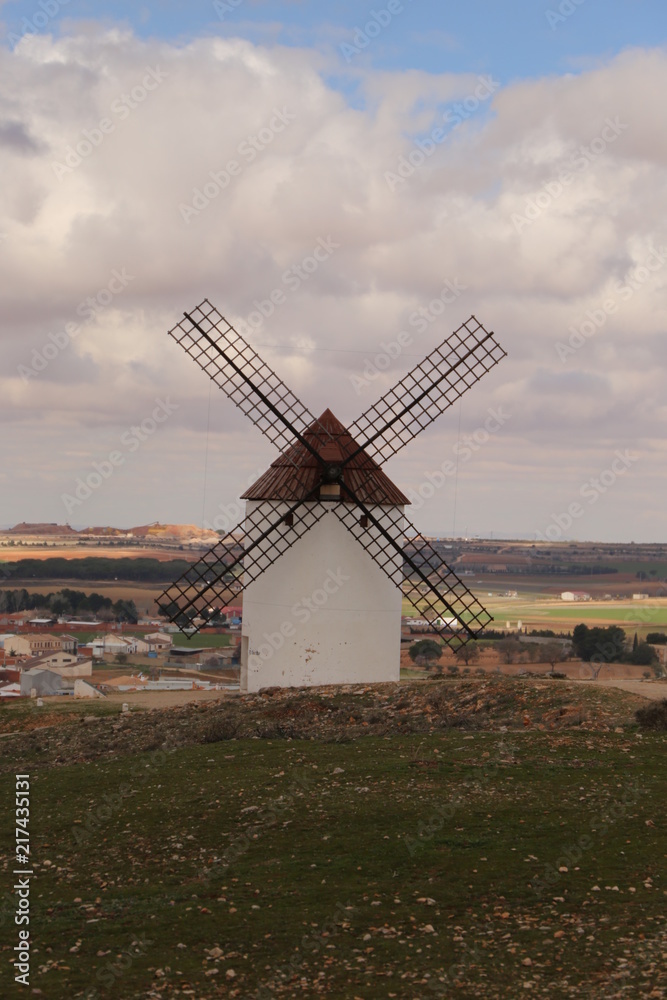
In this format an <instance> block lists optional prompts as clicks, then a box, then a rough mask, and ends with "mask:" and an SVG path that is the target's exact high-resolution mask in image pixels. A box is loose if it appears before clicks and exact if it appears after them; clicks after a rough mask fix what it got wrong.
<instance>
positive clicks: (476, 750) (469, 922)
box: [0, 716, 667, 1000]
mask: <svg viewBox="0 0 667 1000" xmlns="http://www.w3.org/2000/svg"><path fill="white" fill-rule="evenodd" d="M156 718H157V716H156ZM100 724H101V723H100ZM90 738H91V739H94V734H93V733H92V732H91V735H90ZM158 745H159V737H158ZM35 755H36V756H37V757H39V736H37V737H36V738H34V739H32V742H31V744H30V752H29V754H28V757H29V758H34V757H35ZM18 766H19V765H18V763H17V767H18ZM21 767H23V764H21ZM29 769H30V772H31V788H32V791H31V795H32V799H31V820H30V824H31V825H30V829H31V834H32V855H33V865H34V869H35V871H36V873H37V875H36V878H35V880H34V881H33V882H32V890H33V899H32V902H33V917H32V923H31V928H30V929H31V936H32V948H33V956H32V969H33V971H32V977H31V981H30V987H31V989H30V990H25V991H24V992H25V994H26V995H28V994H29V993H30V994H32V992H33V991H34V990H41V994H42V995H43V996H45V997H48V998H49V1000H60V998H62V1000H65V998H66V1000H72V998H74V1000H76V998H83V997H87V998H89V1000H104V998H107V997H108V998H116V997H122V998H123V1000H135V998H136V1000H139V998H145V997H150V996H156V997H163V998H165V1000H171V998H176V997H179V998H180V997H183V996H186V997H194V998H195V1000H209V998H211V1000H212V998H217V997H238V998H239V1000H249V998H255V997H257V998H258V1000H260V998H261V1000H264V998H266V1000H268V998H270V997H285V998H286V997H290V998H291V997H297V996H298V997H315V996H326V997H331V998H337V1000H348V998H349V1000H353V998H363V1000H386V998H387V997H392V998H393V997H396V998H398V1000H404V998H405V1000H407V998H420V1000H421V998H429V997H440V998H447V997H450V996H457V997H463V998H468V997H487V998H507V1000H516V998H517V997H520V996H521V997H523V996H533V997H534V996H540V997H549V998H552V997H570V996H574V997H585V998H586V1000H603V998H604V1000H608V998H612V997H614V998H615V997H624V998H625V997H627V998H634V997H638V996H649V995H651V996H656V997H659V996H664V995H665V992H664V988H665V985H666V983H667V980H666V975H665V965H664V962H663V961H662V959H661V958H660V953H661V952H664V915H665V896H664V888H665V887H664V882H663V878H664V857H665V833H666V832H667V824H666V820H665V812H664V802H665V799H666V797H667V777H666V774H665V769H664V738H663V737H661V736H659V735H644V736H643V738H642V737H641V736H639V735H638V734H637V733H635V732H633V731H631V730H629V731H626V732H624V733H613V732H611V733H592V732H582V731H565V732H560V733H536V732H531V733H524V732H509V733H505V734H499V733H493V732H477V733H474V734H472V735H471V734H467V735H466V734H464V733H462V732H457V731H451V730H450V731H441V732H439V733H434V734H430V735H423V734H422V735H411V736H392V737H385V738H382V737H379V738H378V737H368V738H364V739H358V740H352V741H349V742H342V743H336V742H328V743H326V742H312V741H298V740H278V741H273V742H272V741H270V740H269V741H267V740H227V741H223V742H219V743H209V744H205V745H203V746H202V745H200V746H187V747H181V748H179V749H175V750H173V749H172V750H168V751H166V752H164V751H162V750H159V749H157V748H156V750H155V751H153V752H152V753H142V754H137V755H135V756H122V755H121V756H119V755H117V754H116V755H114V756H113V757H111V758H106V759H99V760H97V761H94V762H92V763H81V764H68V765H60V766H56V767H54V766H49V767H43V768H42V767H40V766H39V764H33V765H32V766H30V768H29ZM2 780H3V784H4V786H5V792H6V794H5V795H4V797H3V801H5V802H10V801H11V799H12V797H13V783H14V777H13V770H12V773H11V774H5V775H3V779H2ZM102 807H104V808H102ZM0 823H1V826H0V830H1V838H2V839H1V844H2V850H3V855H4V861H5V865H6V867H11V862H10V853H11V851H12V842H13V835H14V825H13V822H12V816H11V813H10V810H9V809H5V810H3V812H2V819H1V821H0ZM5 884H6V886H7V887H9V886H10V885H11V881H8V880H7V879H6V880H5ZM8 900H9V901H8ZM13 908H14V906H13V901H12V898H11V897H7V895H6V894H5V900H4V905H3V909H2V910H1V911H0V913H1V918H0V919H2V921H3V922H4V930H5V934H4V942H5V948H7V949H11V947H12V945H13V944H14V939H15V937H16V928H15V927H14V924H13ZM10 954H11V952H10V951H8V952H6V955H5V961H4V963H3V973H2V975H3V977H4V981H5V983H6V984H7V985H6V986H5V988H4V993H3V995H5V996H10V995H11V996H14V995H16V996H18V995H19V992H20V991H19V989H18V987H16V986H15V984H14V983H11V984H10V981H9V980H10V976H9V971H10V968H11V966H10V965H9V962H10V961H11V958H10ZM10 985H11V987H15V989H13V990H12V989H11V988H10ZM653 988H655V989H656V990H659V992H654V993H651V990H652V989H653Z"/></svg>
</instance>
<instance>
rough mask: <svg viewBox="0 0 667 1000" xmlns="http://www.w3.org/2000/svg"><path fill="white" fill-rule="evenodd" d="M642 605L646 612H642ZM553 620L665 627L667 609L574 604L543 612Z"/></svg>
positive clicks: (637, 602) (647, 606)
mask: <svg viewBox="0 0 667 1000" xmlns="http://www.w3.org/2000/svg"><path fill="white" fill-rule="evenodd" d="M643 605H646V610H644V611H642V608H643ZM543 614H545V615H546V616H547V617H549V618H553V619H556V620H558V619H570V620H574V619H576V620H577V621H582V622H588V621H599V620H600V619H602V620H605V619H610V620H613V621H618V622H620V623H621V624H622V623H623V622H624V621H627V622H628V623H629V624H634V623H636V622H637V623H640V624H642V625H667V607H662V608H656V607H655V606H654V605H653V606H652V605H651V602H650V601H646V602H644V601H633V602H632V603H631V604H623V605H621V604H611V603H610V604H609V605H603V606H602V607H592V608H587V607H586V604H576V605H574V607H573V606H570V607H569V608H546V609H545V610H544V612H543Z"/></svg>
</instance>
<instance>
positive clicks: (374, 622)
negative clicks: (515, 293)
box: [158, 299, 505, 691]
mask: <svg viewBox="0 0 667 1000" xmlns="http://www.w3.org/2000/svg"><path fill="white" fill-rule="evenodd" d="M169 334H170V336H172V337H173V338H174V339H175V340H176V342H177V343H178V344H180V345H181V347H182V348H183V349H184V350H185V351H186V353H187V354H189V355H190V356H191V357H192V358H193V359H194V360H195V361H196V363H197V364H198V365H199V366H200V367H201V368H202V369H203V370H204V371H205V372H206V374H207V375H208V376H209V378H211V379H212V380H213V381H214V382H215V383H216V385H218V386H219V387H220V388H221V389H222V391H223V392H224V393H226V395H227V396H229V398H230V399H231V400H232V401H233V402H234V403H235V404H236V405H237V406H238V407H239V409H240V410H242V411H243V413H245V414H246V416H248V417H249V418H250V420H251V421H252V422H253V423H254V424H255V425H256V426H257V427H259V429H260V430H261V431H262V433H264V434H265V435H266V436H267V437H268V438H269V440H270V441H272V442H273V444H274V445H275V446H276V447H277V448H278V451H279V452H280V454H279V457H278V458H277V459H276V461H275V462H274V463H273V464H272V465H271V466H270V468H269V469H268V470H267V471H266V472H265V473H264V475H262V476H261V477H260V478H259V479H258V480H257V482H255V483H254V484H253V485H252V486H251V487H250V488H249V489H248V490H247V491H246V493H245V494H244V495H243V499H245V500H246V517H245V519H244V521H242V522H241V523H240V524H239V525H238V527H237V528H236V529H235V530H234V531H232V532H231V533H230V534H229V535H228V536H227V537H226V538H223V539H221V541H220V542H218V543H217V544H216V545H215V546H213V548H211V549H210V551H209V552H207V553H206V555H204V556H203V557H202V558H201V559H200V560H199V561H198V562H196V563H195V564H193V566H191V567H190V568H189V569H188V570H187V571H186V572H185V573H184V574H183V576H181V577H180V578H179V579H178V580H176V581H175V583H173V584H172V585H171V586H170V587H169V588H168V589H167V590H166V591H165V592H164V593H163V594H162V595H161V597H160V598H159V599H158V605H159V607H160V609H161V610H162V612H163V613H164V614H165V615H166V616H167V617H168V618H169V619H170V620H171V621H174V622H176V623H177V624H179V625H180V626H181V627H182V628H185V627H186V626H187V629H188V632H189V634H190V635H192V634H194V633H195V632H196V631H198V630H199V628H201V627H202V625H203V623H204V622H205V621H206V619H207V617H208V616H209V615H210V613H211V609H215V608H220V607H224V606H227V605H229V604H230V603H232V602H234V601H235V600H236V599H237V598H238V595H239V594H240V593H241V592H242V591H243V592H244V599H243V630H242V640H241V641H242V651H241V689H242V690H247V691H254V690H259V688H260V687H268V686H273V685H277V686H302V685H308V684H330V683H355V682H356V683H360V682H364V683H365V682H371V681H381V680H398V679H399V658H400V627H401V607H402V600H406V601H408V602H409V604H411V605H412V607H414V608H415V610H416V612H417V614H418V615H419V616H420V617H421V618H424V619H425V620H426V621H428V622H429V623H430V624H432V625H433V627H434V629H435V631H436V632H438V633H439V634H440V635H441V636H442V638H443V639H444V641H445V642H446V643H447V644H449V645H450V646H452V647H453V648H458V646H459V645H460V644H461V643H465V642H467V641H468V640H469V639H472V638H474V637H475V636H476V635H477V634H478V633H479V632H480V631H481V630H482V629H483V628H484V627H485V625H487V624H488V622H489V621H491V615H490V614H489V613H488V612H487V611H486V609H485V608H484V607H482V605H481V604H480V603H479V602H478V601H477V599H476V598H475V596H474V595H473V594H472V593H471V592H470V591H469V590H468V588H467V587H466V586H465V585H464V584H463V582H462V581H461V580H460V579H459V577H458V576H457V575H456V574H455V573H454V572H453V571H452V570H451V569H450V568H449V567H448V566H447V564H446V563H445V562H444V560H443V559H442V557H441V556H440V555H439V553H438V552H437V551H436V549H435V548H434V547H433V546H432V544H431V542H430V541H429V540H428V539H426V538H424V537H423V536H421V535H420V534H419V533H418V532H417V530H416V529H415V528H414V527H413V526H412V525H411V524H410V523H409V521H407V519H406V518H405V506H406V505H407V504H408V503H409V501H408V500H407V499H406V497H405V496H403V494H402V493H401V492H400V490H399V489H398V488H397V487H396V486H395V485H394V484H393V483H392V482H391V480H390V479H389V478H388V477H387V476H386V474H385V473H384V472H383V470H382V468H381V466H382V465H383V464H384V463H385V462H386V461H387V460H388V459H389V458H391V457H392V456H393V455H395V454H396V453H397V452H398V451H400V449H401V448H403V447H404V446H405V445H406V444H408V443H409V442H410V441H412V440H413V439H414V438H415V437H416V436H417V435H418V434H419V433H420V432H421V431H423V430H424V429H425V428H426V427H428V426H429V425H430V424H431V423H432V422H433V421H434V420H435V419H436V418H437V417H438V416H439V415H440V414H441V413H443V412H444V411H445V410H446V409H447V408H448V407H450V406H451V405H452V404H453V403H454V402H455V401H456V400H457V399H459V398H460V397H461V396H462V395H463V393H464V392H466V391H467V390H468V389H469V388H471V386H473V385H474V384H475V383H476V382H478V381H479V380H480V379H481V378H482V377H483V375H485V374H486V372H488V371H489V370H490V369H491V368H493V367H494V366H495V365H496V364H498V362H499V361H500V360H502V358H503V357H505V352H504V351H503V349H502V348H501V347H500V345H499V344H498V342H497V341H496V339H495V336H494V334H493V333H489V332H487V331H486V330H485V329H484V327H483V326H482V324H481V323H479V322H478V321H477V320H476V319H475V317H474V316H471V317H470V319H469V320H467V321H466V322H465V323H463V324H462V326H460V327H459V328H458V330H456V331H455V332H454V333H452V334H451V336H450V337H448V338H446V339H445V341H443V343H442V344H440V345H439V346H438V347H437V348H436V349H435V350H434V351H432V352H431V354H430V355H429V356H428V357H427V358H425V359H424V360H423V361H422V362H421V363H420V364H419V365H417V366H416V367H415V368H414V369H413V370H412V371H410V372H409V373H408V374H407V375H406V376H405V377H404V378H402V379H401V380H400V381H399V382H398V383H397V384H396V385H395V386H394V388H393V389H391V390H390V391H389V392H387V393H386V394H385V395H384V396H382V398H381V399H379V400H378V401H377V402H376V403H375V404H374V405H373V406H371V407H370V409H368V410H366V412H365V413H363V414H362V415H361V416H360V417H358V418H357V420H355V422H354V423H353V424H351V425H350V427H349V428H346V427H344V426H343V425H342V424H341V423H340V422H339V421H338V420H337V418H336V417H335V416H334V414H333V413H332V412H331V411H330V410H325V411H324V413H323V414H322V415H321V416H320V417H319V418H317V419H316V418H315V417H314V416H313V415H312V414H311V413H310V411H309V410H308V409H307V408H306V407H305V406H304V405H303V404H302V403H301V402H300V401H299V400H298V399H297V397H296V396H295V395H294V394H293V393H292V392H291V391H290V389H288V387H287V386H286V385H285V383H284V382H282V380H281V379H280V378H279V377H278V376H277V375H276V374H275V372H274V371H272V369H271V368H270V367H269V366H268V365H267V364H265V362H263V361H262V360H261V358H260V357H259V356H258V355H257V354H256V352H255V351H254V350H253V348H252V347H251V346H250V345H249V344H248V343H247V342H246V341H245V340H244V339H243V338H242V337H241V336H240V335H239V333H238V332H237V331H236V330H235V329H234V327H233V326H232V325H231V324H230V323H228V322H227V320H225V319H224V317H223V316H222V315H221V314H220V313H219V312H218V310H217V309H216V308H215V307H214V306H213V305H211V303H210V302H209V301H208V299H205V300H204V301H203V302H202V303H201V304H200V305H199V306H197V307H196V308H195V309H194V310H193V311H192V312H190V313H184V314H183V319H182V320H181V321H180V322H179V323H178V324H177V325H176V326H175V327H174V328H173V329H172V330H170V331H169ZM304 536H308V537H307V538H304ZM302 539H303V541H302ZM406 539H407V540H406Z"/></svg>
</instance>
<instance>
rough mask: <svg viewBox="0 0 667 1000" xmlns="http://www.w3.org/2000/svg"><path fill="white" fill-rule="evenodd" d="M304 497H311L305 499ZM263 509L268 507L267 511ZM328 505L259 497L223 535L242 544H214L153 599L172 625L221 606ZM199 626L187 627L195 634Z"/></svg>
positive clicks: (259, 574) (322, 514) (262, 569)
mask: <svg viewBox="0 0 667 1000" xmlns="http://www.w3.org/2000/svg"><path fill="white" fill-rule="evenodd" d="M307 499H312V497H308V498H307ZM267 507H268V508H270V510H267ZM330 509H331V505H330V504H329V505H327V504H322V503H308V504H304V503H303V501H302V500H299V501H297V502H296V503H293V504H291V503H286V502H285V501H275V502H270V501H264V502H263V503H262V506H261V509H260V508H255V509H254V510H252V511H251V512H250V513H249V514H248V515H247V516H246V518H245V520H244V521H241V523H240V524H239V525H238V526H237V528H235V529H234V531H232V532H231V536H230V535H228V536H227V537H228V538H230V537H231V538H232V539H233V538H234V535H235V534H236V533H237V532H238V533H242V534H243V535H244V536H245V537H244V541H243V542H240V541H239V542H236V541H225V540H221V541H219V542H217V543H216V544H215V545H214V546H213V548H211V549H209V551H208V552H207V553H206V554H205V555H204V556H203V557H202V558H201V559H200V560H199V561H198V562H196V563H194V564H193V565H192V566H190V568H189V569H188V570H186V572H185V573H184V574H183V575H182V576H181V577H179V579H178V580H176V581H175V582H174V583H172V584H171V586H170V587H168V588H167V590H165V591H164V592H163V593H162V594H161V595H160V597H158V599H157V605H158V607H159V608H160V609H161V610H162V611H163V613H164V614H166V616H167V617H168V618H169V620H170V621H172V622H176V623H177V624H180V623H182V620H183V616H185V617H186V618H188V619H190V620H192V618H194V617H196V616H197V615H198V614H200V612H202V611H206V610H208V609H209V608H211V607H213V606H217V605H221V606H222V607H224V606H225V605H227V604H229V603H230V602H231V601H232V600H234V599H235V598H237V597H238V595H239V594H240V593H241V592H242V591H243V590H244V589H245V588H246V587H247V586H248V584H250V583H252V582H253V581H254V580H256V579H257V578H258V577H260V576H261V575H262V573H264V572H265V570H267V569H268V568H269V566H272V565H273V563H275V562H276V560H277V559H279V558H280V556H282V555H284V554H285V552H287V550H288V549H290V548H291V547H292V546H293V545H294V544H295V543H296V542H298V541H299V539H300V538H302V537H303V536H304V535H305V534H306V532H308V531H310V529H311V528H312V527H314V525H316V524H317V522H318V521H320V520H321V519H322V518H323V517H324V515H325V514H326V513H327V511H328V510H330ZM201 627H202V626H201V625H200V626H199V627H196V626H193V628H194V630H195V632H198V631H199V629H200V628H201Z"/></svg>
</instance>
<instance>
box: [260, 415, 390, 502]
mask: <svg viewBox="0 0 667 1000" xmlns="http://www.w3.org/2000/svg"><path fill="white" fill-rule="evenodd" d="M322 428H324V429H325V431H326V432H327V434H328V435H329V436H328V437H327V440H326V441H323V440H322ZM303 436H304V438H305V439H306V441H308V443H309V444H310V445H311V446H312V447H313V448H314V449H315V450H316V451H317V453H318V454H319V455H320V456H321V458H322V460H323V461H325V462H327V463H336V462H341V461H344V460H345V459H346V458H347V457H348V456H349V455H352V454H354V452H356V451H357V449H358V447H359V445H358V443H357V442H356V441H355V440H354V438H353V437H352V435H351V434H350V433H349V431H348V430H347V428H345V427H344V426H343V424H341V422H340V421H339V420H338V419H337V418H336V417H335V416H334V415H333V413H332V412H331V410H328V409H327V410H325V411H324V413H323V414H322V416H321V417H320V418H319V420H316V421H315V423H313V424H311V426H310V427H309V428H308V430H307V431H305V432H304V435H303ZM343 481H344V482H345V484H346V485H347V486H349V488H350V489H351V490H352V491H353V493H355V494H356V496H357V497H358V498H359V499H360V500H362V501H363V502H364V503H368V504H384V505H386V506H395V507H404V506H407V505H408V504H409V503H410V501H409V500H408V498H407V497H405V496H404V495H403V494H402V493H401V491H400V490H399V489H398V487H397V486H395V485H394V483H392V481H391V479H389V477H388V476H386V475H385V474H384V472H383V471H382V469H381V468H380V466H379V465H378V464H377V462H374V461H373V459H372V458H370V456H368V455H367V454H366V453H365V452H364V451H360V452H359V454H358V455H355V457H354V458H353V459H352V461H351V462H350V463H349V464H348V465H346V466H345V469H344V471H343ZM319 482H320V464H319V462H318V461H317V459H316V458H315V456H314V455H313V454H311V452H310V451H308V449H307V448H306V447H304V445H303V444H301V442H297V443H296V444H295V445H292V446H291V447H290V448H288V449H287V450H286V451H285V452H283V454H282V455H280V456H279V457H278V458H277V459H276V460H275V462H272V463H271V465H270V467H269V468H268V469H267V471H266V472H265V473H264V475H263V476H260V478H259V479H258V480H257V481H256V482H255V483H253V485H252V486H250V487H249V489H247V490H246V491H245V493H244V494H243V496H242V498H241V499H243V500H291V501H295V500H305V499H306V497H308V496H309V495H310V494H311V493H313V491H314V490H315V489H316V488H317V486H318V484H319ZM311 499H316V496H313V497H311ZM341 501H342V502H343V503H351V502H352V501H351V500H350V499H349V498H346V494H345V491H342V494H341Z"/></svg>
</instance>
